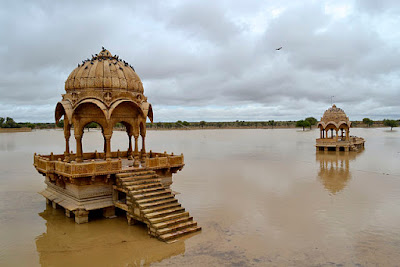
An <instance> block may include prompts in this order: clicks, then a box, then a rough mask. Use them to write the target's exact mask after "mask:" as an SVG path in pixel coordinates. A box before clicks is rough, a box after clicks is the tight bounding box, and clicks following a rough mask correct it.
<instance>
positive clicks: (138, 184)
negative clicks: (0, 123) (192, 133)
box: [34, 151, 201, 241]
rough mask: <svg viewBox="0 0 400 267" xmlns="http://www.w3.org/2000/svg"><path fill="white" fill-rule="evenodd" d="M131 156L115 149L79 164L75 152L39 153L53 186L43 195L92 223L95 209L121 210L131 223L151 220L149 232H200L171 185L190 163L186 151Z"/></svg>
mask: <svg viewBox="0 0 400 267" xmlns="http://www.w3.org/2000/svg"><path fill="white" fill-rule="evenodd" d="M127 154H128V153H127V151H125V152H120V151H117V152H112V157H111V158H109V159H107V160H105V159H104V158H105V155H104V153H98V152H96V151H95V152H93V153H84V154H83V160H82V162H79V163H77V162H76V161H74V156H75V155H74V154H70V155H69V156H68V158H65V157H64V155H53V154H50V155H46V156H43V155H36V154H35V155H34V166H35V168H36V169H37V170H38V172H39V173H41V174H42V175H44V176H45V183H46V185H47V188H46V189H45V190H43V191H42V192H41V193H40V194H41V195H43V196H44V197H45V198H46V201H47V202H48V204H52V205H53V207H54V208H57V207H58V206H61V207H62V208H64V209H65V214H66V216H67V217H75V222H76V223H79V224H80V223H86V222H88V221H89V213H90V212H91V211H93V210H99V209H101V210H102V211H103V216H104V217H106V218H112V217H114V216H115V208H119V209H121V210H124V211H126V214H127V220H128V223H130V224H133V223H134V222H135V221H141V222H143V223H146V224H147V226H148V229H149V234H151V235H152V236H155V237H158V238H159V239H161V240H164V241H167V240H170V239H173V238H177V237H179V236H182V235H184V234H186V233H191V232H195V231H198V230H200V229H201V228H200V227H198V226H197V223H196V222H194V221H193V218H192V217H189V215H188V213H187V212H185V211H184V208H182V207H181V205H180V204H179V203H178V202H177V200H176V199H175V196H174V194H173V193H172V192H171V190H170V189H169V186H170V185H171V184H172V174H173V173H176V172H177V171H179V170H181V169H182V168H183V166H184V157H183V155H174V154H173V153H172V154H167V153H166V152H164V153H153V152H151V151H150V153H147V154H142V155H141V157H140V159H139V158H138V157H136V158H135V159H129V157H128V156H127Z"/></svg>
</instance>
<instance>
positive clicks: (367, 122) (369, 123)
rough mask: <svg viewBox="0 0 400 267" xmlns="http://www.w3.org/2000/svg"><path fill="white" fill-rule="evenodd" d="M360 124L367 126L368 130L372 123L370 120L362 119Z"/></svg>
mask: <svg viewBox="0 0 400 267" xmlns="http://www.w3.org/2000/svg"><path fill="white" fill-rule="evenodd" d="M362 122H363V123H364V124H366V125H367V126H368V128H369V127H371V125H372V124H374V121H373V120H371V119H370V118H364V119H363V120H362Z"/></svg>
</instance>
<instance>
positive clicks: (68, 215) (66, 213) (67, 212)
mask: <svg viewBox="0 0 400 267" xmlns="http://www.w3.org/2000/svg"><path fill="white" fill-rule="evenodd" d="M65 216H67V217H68V218H71V217H73V212H72V211H70V210H67V209H66V210H65Z"/></svg>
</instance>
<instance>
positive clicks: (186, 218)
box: [153, 214, 193, 229]
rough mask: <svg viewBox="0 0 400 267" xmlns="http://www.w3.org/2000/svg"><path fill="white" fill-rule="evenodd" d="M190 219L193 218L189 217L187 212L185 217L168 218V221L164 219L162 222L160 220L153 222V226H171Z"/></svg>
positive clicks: (158, 227) (159, 227)
mask: <svg viewBox="0 0 400 267" xmlns="http://www.w3.org/2000/svg"><path fill="white" fill-rule="evenodd" d="M192 220H193V217H189V214H188V216H185V217H180V218H176V219H172V220H168V221H164V222H160V223H154V224H153V227H154V228H156V229H161V228H165V227H169V226H172V225H174V224H178V223H184V222H188V221H192Z"/></svg>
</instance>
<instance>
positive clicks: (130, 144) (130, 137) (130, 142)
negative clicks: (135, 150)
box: [128, 133, 133, 159]
mask: <svg viewBox="0 0 400 267" xmlns="http://www.w3.org/2000/svg"><path fill="white" fill-rule="evenodd" d="M128 139H129V146H128V159H132V158H133V157H132V135H131V134H129V133H128Z"/></svg>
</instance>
